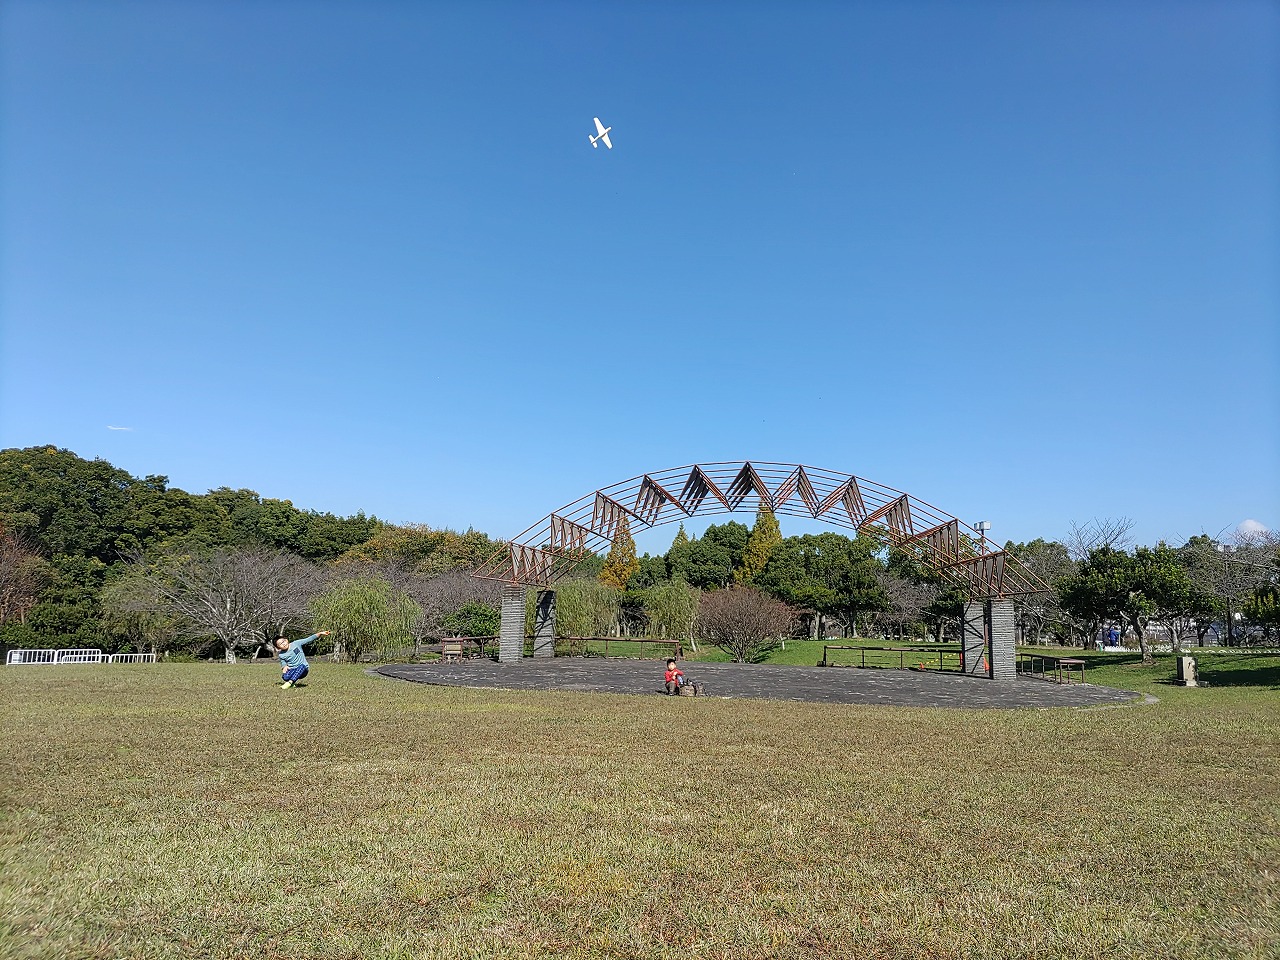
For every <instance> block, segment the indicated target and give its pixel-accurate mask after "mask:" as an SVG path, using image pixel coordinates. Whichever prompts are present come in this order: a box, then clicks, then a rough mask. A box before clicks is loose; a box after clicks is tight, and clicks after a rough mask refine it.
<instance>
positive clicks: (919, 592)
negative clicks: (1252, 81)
mask: <svg viewBox="0 0 1280 960" xmlns="http://www.w3.org/2000/svg"><path fill="white" fill-rule="evenodd" d="M876 580H877V582H878V583H879V584H880V591H881V593H883V594H884V599H885V607H884V609H882V610H880V611H879V612H878V613H877V614H876V617H877V619H879V621H880V624H881V626H882V627H883V628H884V632H885V636H886V637H887V636H888V635H889V632H890V630H896V631H897V634H898V639H899V640H901V639H903V637H904V636H905V635H906V629H907V627H908V626H909V625H910V624H912V623H915V622H917V621H919V620H920V618H921V617H922V616H923V615H924V611H925V608H926V607H928V606H929V604H931V603H932V602H933V601H934V599H935V598H936V597H937V596H938V588H937V587H936V586H934V585H933V584H929V583H920V582H918V581H915V580H911V579H908V578H907V577H899V576H897V575H896V574H894V573H893V572H892V571H889V570H878V571H877V572H876Z"/></svg>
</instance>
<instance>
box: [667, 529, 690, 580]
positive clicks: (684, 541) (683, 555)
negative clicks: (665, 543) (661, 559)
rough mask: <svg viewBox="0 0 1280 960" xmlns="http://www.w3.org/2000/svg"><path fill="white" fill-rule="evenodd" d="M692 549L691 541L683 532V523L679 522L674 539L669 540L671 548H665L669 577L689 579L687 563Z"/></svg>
mask: <svg viewBox="0 0 1280 960" xmlns="http://www.w3.org/2000/svg"><path fill="white" fill-rule="evenodd" d="M692 551H693V541H692V540H690V539H689V535H688V534H687V533H685V532H684V524H683V523H682V524H680V529H679V530H677V531H676V535H675V539H673V540H672V541H671V548H670V549H669V550H667V556H666V561H667V576H668V577H669V578H670V579H672V580H688V579H689V563H690V554H691V553H692Z"/></svg>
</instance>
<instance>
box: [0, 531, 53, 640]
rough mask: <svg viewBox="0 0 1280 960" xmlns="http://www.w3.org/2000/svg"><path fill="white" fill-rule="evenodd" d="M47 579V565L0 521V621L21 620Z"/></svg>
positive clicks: (23, 619)
mask: <svg viewBox="0 0 1280 960" xmlns="http://www.w3.org/2000/svg"><path fill="white" fill-rule="evenodd" d="M48 582H49V572H48V566H47V564H46V563H45V562H44V560H42V559H41V558H40V556H39V554H37V553H36V552H35V550H34V549H32V548H31V547H30V546H28V545H27V544H26V542H25V541H24V540H23V539H22V538H20V537H18V536H15V535H14V534H12V533H10V532H9V531H8V530H6V529H5V528H4V525H3V524H0V624H5V623H9V622H10V621H13V620H16V621H17V622H19V623H23V622H25V619H26V615H27V611H28V610H30V609H31V608H32V607H34V606H35V605H36V600H37V599H39V597H40V591H41V590H43V589H44V587H45V585H46V584H47V583H48Z"/></svg>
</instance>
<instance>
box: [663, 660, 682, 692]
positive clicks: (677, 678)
mask: <svg viewBox="0 0 1280 960" xmlns="http://www.w3.org/2000/svg"><path fill="white" fill-rule="evenodd" d="M662 679H663V682H664V683H665V684H666V687H667V696H669V697H674V696H677V695H678V694H679V693H680V688H681V687H683V686H684V671H682V670H681V669H680V668H679V667H677V666H676V662H675V661H674V660H668V661H667V672H666V673H665V674H663V675H662Z"/></svg>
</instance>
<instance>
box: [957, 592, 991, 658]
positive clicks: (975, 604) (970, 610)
mask: <svg viewBox="0 0 1280 960" xmlns="http://www.w3.org/2000/svg"><path fill="white" fill-rule="evenodd" d="M986 653H987V609H986V604H985V603H983V602H982V601H981V600H968V601H966V602H965V605H964V623H963V630H962V632H961V634H960V670H961V672H962V673H967V674H969V675H970V676H974V677H985V676H986V675H987V671H986V670H985V669H984V667H983V660H984V659H986Z"/></svg>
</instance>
